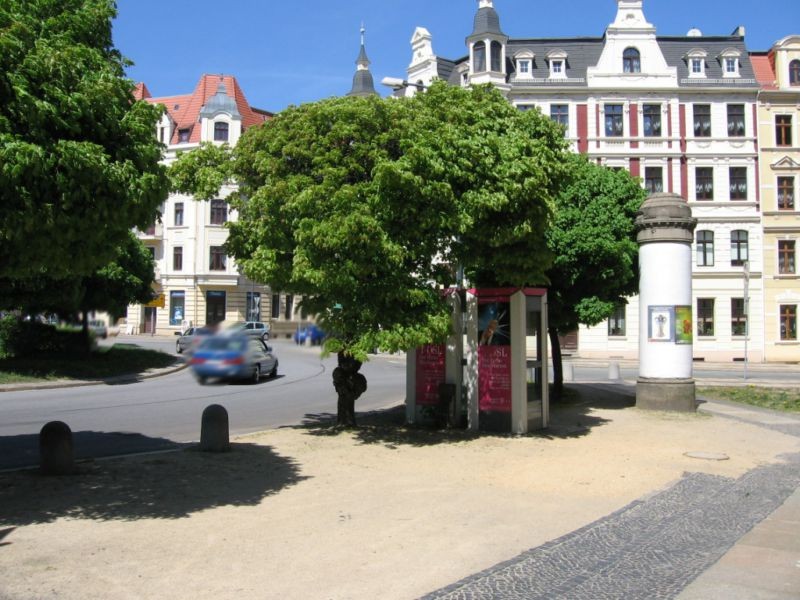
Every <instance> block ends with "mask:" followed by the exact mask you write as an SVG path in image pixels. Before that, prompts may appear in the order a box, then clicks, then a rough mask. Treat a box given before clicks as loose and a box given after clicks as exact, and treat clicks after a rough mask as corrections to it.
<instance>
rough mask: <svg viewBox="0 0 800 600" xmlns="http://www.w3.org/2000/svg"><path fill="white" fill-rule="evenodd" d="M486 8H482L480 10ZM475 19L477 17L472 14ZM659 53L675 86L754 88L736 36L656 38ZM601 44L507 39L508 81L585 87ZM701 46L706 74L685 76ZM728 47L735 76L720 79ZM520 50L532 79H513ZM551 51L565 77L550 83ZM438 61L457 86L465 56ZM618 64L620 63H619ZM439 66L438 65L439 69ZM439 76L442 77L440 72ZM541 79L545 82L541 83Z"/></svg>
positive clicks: (745, 53)
mask: <svg viewBox="0 0 800 600" xmlns="http://www.w3.org/2000/svg"><path fill="white" fill-rule="evenodd" d="M482 10H486V9H482ZM479 12H480V11H479ZM476 20H477V17H476ZM656 39H657V41H658V44H659V46H660V47H661V52H662V53H663V54H664V59H665V60H666V61H667V64H668V65H669V66H672V67H677V69H678V85H679V87H682V88H690V89H691V88H714V87H724V88H730V87H736V88H742V89H749V88H755V89H757V88H758V83H757V81H756V78H755V72H754V70H753V65H752V63H751V62H750V56H749V54H748V51H747V48H746V46H745V43H744V39H743V38H741V37H736V36H721V37H711V36H702V37H686V36H681V37H667V36H664V37H661V36H659V37H657V38H656ZM604 46H605V38H604V37H580V38H539V39H510V40H509V41H508V43H507V45H506V57H507V62H506V72H507V73H509V82H510V83H511V84H512V85H518V86H527V87H530V86H548V85H557V86H558V87H586V74H587V70H588V68H589V67H593V66H596V65H597V63H598V62H599V60H600V55H601V54H602V53H603V48H604ZM696 48H697V49H702V50H705V52H706V53H707V55H708V56H707V57H706V77H705V78H699V79H690V78H689V63H688V60H687V59H686V55H687V53H689V52H690V51H692V50H694V49H696ZM728 48H733V49H736V50H738V51H739V52H740V57H739V65H740V66H739V73H740V77H738V78H723V72H722V71H723V61H722V59H721V58H720V53H722V52H723V51H725V50H727V49H728ZM522 50H529V51H531V52H533V53H534V55H535V57H534V59H533V65H532V71H531V77H532V78H533V81H531V80H528V79H525V80H520V81H517V80H516V77H515V75H516V73H515V68H516V65H515V62H514V60H513V59H514V55H515V54H516V53H517V52H520V51H522ZM553 50H563V51H564V52H566V53H567V70H566V75H567V79H566V80H564V79H561V80H554V81H553V82H552V83H550V81H551V80H550V79H549V77H550V66H549V64H548V61H547V60H546V56H547V54H548V53H549V52H551V51H553ZM439 60H440V64H441V63H442V62H446V63H451V64H452V65H453V66H452V67H451V69H450V76H449V78H448V79H447V80H448V81H449V82H450V83H452V84H454V85H460V83H461V82H460V81H459V80H458V76H457V71H456V70H455V69H456V67H458V66H459V65H462V64H464V63H465V62H467V61H468V60H469V57H468V56H466V57H463V58H460V59H457V60H454V61H448V60H446V59H439ZM620 66H621V65H620ZM440 69H441V68H440ZM440 77H441V78H442V79H445V77H443V76H442V75H441V70H440ZM542 80H545V81H546V82H544V83H543V82H542Z"/></svg>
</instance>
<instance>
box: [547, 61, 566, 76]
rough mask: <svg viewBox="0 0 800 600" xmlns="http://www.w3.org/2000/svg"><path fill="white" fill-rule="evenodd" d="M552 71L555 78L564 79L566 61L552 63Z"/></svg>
mask: <svg viewBox="0 0 800 600" xmlns="http://www.w3.org/2000/svg"><path fill="white" fill-rule="evenodd" d="M550 71H551V75H552V76H553V77H563V75H564V61H563V60H554V61H552V62H551V63H550Z"/></svg>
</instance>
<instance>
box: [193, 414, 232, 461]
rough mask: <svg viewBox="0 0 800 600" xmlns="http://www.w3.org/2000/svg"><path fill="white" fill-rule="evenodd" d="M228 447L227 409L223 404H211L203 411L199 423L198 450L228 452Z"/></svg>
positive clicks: (229, 444) (229, 446)
mask: <svg viewBox="0 0 800 600" xmlns="http://www.w3.org/2000/svg"><path fill="white" fill-rule="evenodd" d="M230 449H231V443H230V436H229V433H228V411H227V410H225V407H224V406H220V405H219V404H211V405H210V406H207V407H206V409H205V410H204V411H203V418H202V422H201V425H200V450H202V451H203V452H228V451H229V450H230Z"/></svg>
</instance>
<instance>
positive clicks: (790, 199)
mask: <svg viewBox="0 0 800 600" xmlns="http://www.w3.org/2000/svg"><path fill="white" fill-rule="evenodd" d="M778 210H794V177H778Z"/></svg>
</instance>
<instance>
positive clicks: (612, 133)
mask: <svg viewBox="0 0 800 600" xmlns="http://www.w3.org/2000/svg"><path fill="white" fill-rule="evenodd" d="M605 113H606V136H607V137H622V135H623V133H624V132H625V128H624V125H623V120H622V104H606V105H605Z"/></svg>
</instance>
